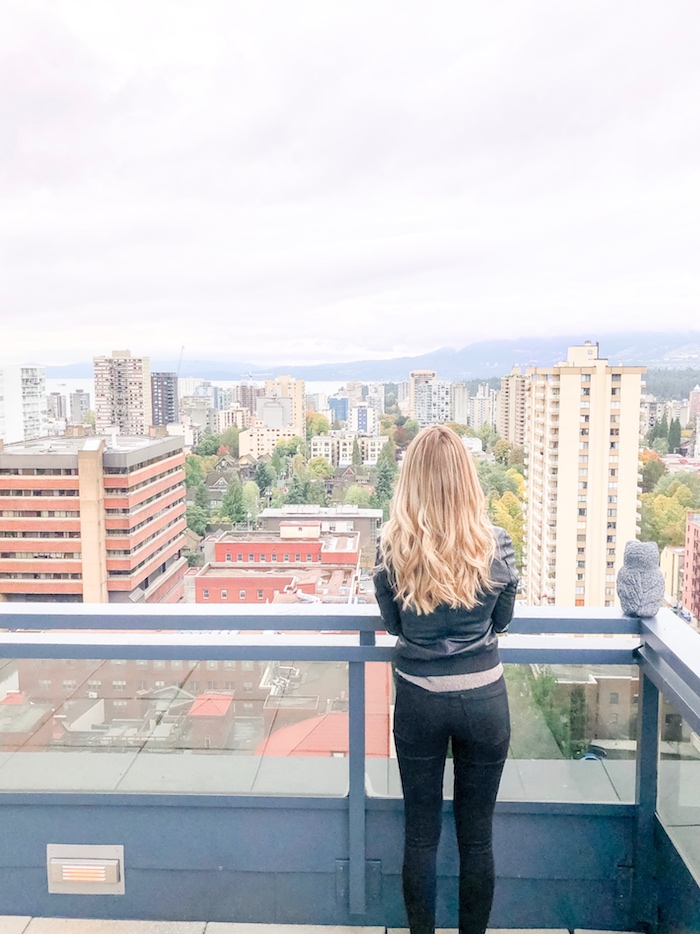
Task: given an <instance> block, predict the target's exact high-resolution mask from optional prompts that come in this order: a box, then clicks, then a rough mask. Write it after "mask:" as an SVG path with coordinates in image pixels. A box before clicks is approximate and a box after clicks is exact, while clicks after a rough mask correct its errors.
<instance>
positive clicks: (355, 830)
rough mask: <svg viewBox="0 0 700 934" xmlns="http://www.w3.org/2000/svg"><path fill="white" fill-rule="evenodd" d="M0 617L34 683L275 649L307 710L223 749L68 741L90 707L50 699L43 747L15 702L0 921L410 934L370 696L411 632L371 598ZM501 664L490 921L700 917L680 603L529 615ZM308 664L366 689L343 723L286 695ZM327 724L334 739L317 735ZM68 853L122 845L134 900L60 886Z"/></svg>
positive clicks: (9, 648)
mask: <svg viewBox="0 0 700 934" xmlns="http://www.w3.org/2000/svg"><path fill="white" fill-rule="evenodd" d="M0 627H3V628H4V630H5V631H3V632H1V633H0V656H1V657H3V658H5V659H8V660H35V662H34V668H35V669H36V670H35V671H34V674H35V675H37V677H38V676H39V675H40V673H41V669H42V667H46V665H48V666H50V665H51V664H53V662H52V661H51V660H63V659H68V660H69V663H68V664H67V665H66V667H65V676H64V683H66V684H68V685H72V684H74V683H76V684H77V683H78V681H79V680H80V679H79V678H77V677H76V676H75V675H74V674H70V672H73V671H75V666H77V665H78V664H79V660H91V659H99V660H100V662H99V664H100V665H107V664H109V666H110V668H109V671H110V672H112V673H113V674H112V677H114V678H115V680H114V681H113V682H112V683H113V684H116V685H121V684H123V683H126V682H125V681H124V680H123V679H120V676H119V674H118V672H119V670H123V669H124V667H125V666H127V665H129V664H130V660H131V663H133V664H134V665H143V666H146V665H147V664H152V665H153V666H154V668H155V666H156V665H159V666H162V667H164V666H165V664H166V663H169V664H170V665H171V666H172V665H173V663H175V664H179V663H180V662H182V660H184V659H189V660H190V661H189V662H187V663H185V664H186V665H187V666H189V670H190V671H192V670H198V666H201V669H202V672H203V673H206V671H207V669H208V665H211V666H212V667H213V665H214V663H217V664H219V663H220V664H222V665H226V664H227V663H233V662H236V663H240V664H241V666H243V665H250V664H251V663H253V664H256V663H257V664H259V663H262V662H266V663H270V661H271V660H272V662H273V664H267V665H266V666H265V672H264V676H263V678H262V681H264V684H265V690H266V691H267V690H269V694H268V698H267V700H266V701H265V706H266V709H267V710H271V711H272V714H270V716H272V717H273V722H277V721H275V720H274V717H277V716H279V711H280V710H284V708H285V707H286V706H293V707H294V709H295V711H296V712H295V719H294V722H293V723H292V724H291V726H289V727H288V728H287V729H288V732H287V734H286V736H287V738H288V740H289V742H288V743H287V748H286V751H282V750H281V746H280V742H279V740H280V737H281V734H282V733H283V730H282V729H281V730H277V731H275V730H274V729H272V730H269V731H268V733H267V734H266V737H265V739H264V741H263V742H261V743H260V744H258V746H256V747H255V748H254V749H250V748H248V749H246V748H245V743H244V742H243V743H242V745H240V746H238V747H237V748H218V749H216V748H213V747H212V746H211V745H207V744H206V742H203V743H202V744H201V746H200V747H197V748H196V747H195V745H194V744H192V743H190V744H189V745H185V747H184V748H183V747H181V746H177V745H176V746H169V747H168V746H163V745H158V735H157V734H158V731H157V729H156V728H155V727H153V729H152V730H151V732H150V733H149V734H148V736H141V737H140V738H137V740H136V748H135V749H134V748H130V749H128V750H127V749H121V750H119V749H116V748H115V747H114V746H112V745H109V744H107V745H95V746H92V747H90V748H89V749H79V750H77V751H76V749H75V748H73V747H71V746H69V745H68V746H66V745H61V743H60V741H58V740H57V738H56V729H57V727H58V725H60V723H61V722H62V721H61V717H64V720H63V722H64V723H65V722H66V721H65V716H66V715H65V714H63V713H62V711H63V710H64V709H65V710H72V711H77V713H78V714H80V710H81V709H82V708H80V707H79V706H77V707H76V706H75V703H79V702H78V701H75V699H74V701H75V703H74V701H71V703H74V706H73V707H67V706H66V705H63V706H59V707H58V708H57V709H56V710H54V711H53V712H52V715H51V717H50V718H49V722H50V723H51V724H52V729H53V731H54V732H53V733H52V732H51V731H50V730H49V733H48V734H47V738H46V739H45V742H44V745H43V746H41V748H40V747H39V745H37V744H36V743H34V744H33V742H32V739H31V738H30V739H27V740H26V741H25V742H24V743H22V744H20V745H15V746H14V747H13V746H12V743H11V742H10V739H9V731H8V727H7V724H8V723H9V722H10V721H11V720H12V718H11V717H10V716H9V715H8V716H7V717H5V719H4V720H3V716H2V715H0V745H2V746H3V747H4V751H0V809H1V813H2V826H3V828H4V832H3V835H2V838H1V840H2V842H1V843H0V892H2V893H3V894H2V896H0V914H2V913H5V914H26V915H64V916H65V915H71V916H74V917H78V916H81V915H83V916H90V917H142V918H149V917H150V918H159V919H162V918H170V919H173V920H178V919H181V920H194V919H197V918H203V917H206V918H208V919H210V920H222V921H225V920H228V921H259V922H265V921H267V922H270V921H275V922H296V923H320V924H349V923H354V924H367V925H370V924H371V925H376V924H384V925H387V926H402V925H403V924H404V921H405V919H404V916H403V907H402V901H401V896H400V861H401V846H402V840H401V808H402V803H401V799H400V786H399V781H398V772H397V768H396V761H395V759H394V757H393V753H392V749H391V741H390V736H389V730H390V718H391V696H390V694H386V693H385V695H384V696H383V698H379V699H378V697H377V695H376V694H373V693H372V684H374V683H376V675H377V672H378V671H381V670H383V669H378V668H377V666H376V664H375V663H386V662H388V661H389V659H390V657H391V645H392V643H393V641H394V640H393V638H392V637H389V636H387V635H386V634H384V633H382V632H381V631H378V630H380V627H381V620H380V618H379V616H378V615H377V612H376V609H375V608H373V607H359V606H353V607H345V606H343V607H336V606H323V605H311V606H304V607H298V606H290V607H286V606H285V607H279V608H277V607H269V606H266V607H247V606H243V607H240V608H235V609H234V608H232V607H230V606H225V607H224V606H213V607H206V608H204V607H197V606H185V605H177V606H146V607H139V608H138V609H137V608H135V607H124V606H120V605H109V606H104V607H102V606H97V605H68V604H65V605H59V604H51V605H41V604H32V605H9V604H5V605H3V606H2V608H1V609H0ZM282 627H284V631H281V630H282ZM501 654H502V658H503V661H504V662H505V663H506V666H507V671H508V680H509V694H510V697H511V709H512V712H513V720H514V734H513V737H514V740H513V757H512V758H511V759H509V761H508V763H507V767H506V771H505V773H504V781H503V784H502V787H501V794H500V796H499V802H498V805H497V811H496V826H495V845H496V864H497V872H498V873H499V877H498V883H497V894H496V901H495V904H494V912H493V916H492V924H493V925H494V926H496V927H534V926H538V927H568V928H572V929H573V928H597V929H603V928H605V929H608V930H614V929H618V930H649V931H652V930H654V931H655V930H658V931H659V932H661V934H667V932H668V934H671V932H681V931H690V930H700V920H699V919H700V898H699V893H698V880H700V791H699V789H700V741H698V735H700V636H699V635H698V634H696V633H694V632H693V631H691V630H690V629H689V628H687V627H686V626H685V624H683V623H682V622H681V621H680V620H679V619H678V618H677V617H675V616H674V615H673V614H671V613H670V612H669V611H663V612H662V613H661V614H659V616H658V617H657V618H655V619H652V620H641V621H640V620H631V619H628V618H625V617H622V616H621V615H620V614H619V612H617V611H614V610H602V609H596V610H566V609H561V608H554V607H552V608H546V609H542V608H519V610H518V614H517V618H516V619H515V620H514V621H513V624H512V627H511V634H509V635H508V636H506V637H504V638H503V639H502V640H501ZM41 660H48V662H46V663H44V662H42V661H41ZM71 660H72V661H71ZM112 663H115V664H114V665H113V664H112ZM85 664H86V665H87V664H88V663H87V662H85ZM96 664H97V663H96ZM314 664H316V665H319V664H323V665H325V666H326V668H325V669H324V671H325V672H326V673H325V674H323V675H322V676H318V669H317V668H315V669H314V668H312V666H313V665H314ZM18 666H19V662H17V661H7V662H6V663H5V665H4V667H3V668H2V669H0V680H2V683H3V685H4V687H5V690H6V700H5V703H6V704H9V706H7V707H6V710H9V708H10V707H16V709H17V717H15V719H17V720H21V719H22V716H24V715H25V714H26V715H29V714H31V715H32V716H37V715H38V713H39V712H38V711H37V709H36V708H38V707H39V706H40V705H39V704H38V703H37V702H34V703H32V701H31V699H29V700H27V698H23V696H22V694H23V692H22V691H21V687H22V685H21V683H18V681H17V677H16V673H17V672H18V671H20V670H21V669H20V668H19V667H18ZM303 666H308V678H307V682H306V684H307V686H308V684H310V683H311V681H312V680H313V678H316V679H317V681H316V683H318V682H319V681H320V680H323V679H324V678H325V679H326V681H327V682H328V681H329V678H330V681H332V682H333V685H334V686H333V687H332V688H331V694H332V693H333V691H334V690H335V686H336V685H337V684H338V683H342V684H344V685H345V686H346V689H347V690H346V691H345V690H340V691H339V692H338V693H337V697H336V700H337V702H338V704H337V706H336V707H335V708H334V707H333V703H331V698H330V695H329V698H328V701H329V703H328V704H327V705H326V707H325V711H326V712H327V716H326V720H325V721H324V715H323V714H322V715H321V716H320V717H318V716H314V717H313V718H310V719H307V720H304V719H303V718H302V719H299V717H301V716H302V715H301V714H300V713H299V711H300V710H301V709H302V708H303V703H302V701H304V699H305V698H306V700H307V701H308V695H309V693H310V692H309V691H307V692H306V693H304V692H302V693H299V690H296V691H294V690H291V688H290V692H289V693H287V687H285V686H289V685H291V684H292V682H294V680H295V679H296V681H297V682H299V680H300V677H301V676H300V672H301V673H302V674H303V672H302V668H303ZM368 666H371V667H369V668H368ZM519 666H520V667H519ZM159 670H160V669H159ZM30 671H31V669H30ZM328 672H330V673H331V675H332V677H330V676H329V675H328ZM295 673H296V674H295ZM338 679H340V680H338ZM102 680H104V679H102ZM182 683H183V684H184V685H187V684H188V683H190V682H188V680H187V678H186V677H185V676H184V675H183V681H182ZM261 683H262V682H261ZM84 684H85V687H86V692H85V693H84V694H82V695H81V698H83V699H84V700H86V701H87V700H88V699H90V698H89V696H87V695H90V694H94V693H97V694H98V695H99V692H100V688H99V687H97V685H99V684H100V681H99V680H96V676H95V675H93V676H92V677H91V680H85V682H84ZM382 684H387V685H389V684H390V681H389V680H387V679H385V680H384V681H382ZM275 685H278V687H279V689H278V690H277V692H276V693H275V692H274V691H273V690H272V687H273V686H275ZM612 687H615V690H612ZM71 689H72V688H71ZM93 689H95V690H93ZM115 690H118V689H115ZM244 692H245V687H243V690H242V691H241V693H240V700H241V702H242V703H243V704H245V703H246V701H245V696H246V695H245V693H244ZM625 692H626V693H625ZM193 693H195V692H193ZM199 693H200V694H202V696H203V697H204V698H205V700H206V697H207V695H212V696H220V695H216V692H212V691H206V690H205V691H204V692H199ZM232 694H233V695H235V697H236V700H237V701H238V700H239V692H238V691H233V692H232ZM317 694H318V690H317ZM156 696H158V695H157V692H156ZM192 696H193V694H190V698H192ZM7 698H9V701H8V700H7ZM210 699H211V698H210ZM270 699H272V702H269V701H270ZM93 700H94V698H93ZM24 701H27V709H26V710H24V709H20V708H21V705H22V703H23V702H24ZM80 702H82V701H80ZM151 702H154V703H155V701H152V699H151V701H149V703H151ZM222 706H226V704H225V703H223V702H222ZM31 708H35V709H31ZM623 708H624V710H625V711H626V716H627V717H628V720H629V723H628V724H627V727H626V732H625V731H623V732H622V733H620V731H619V727H620V723H619V716H620V714H621V713H622V711H623ZM169 709H170V710H171V712H172V710H173V708H172V707H171V708H169ZM0 711H2V705H0ZM328 711H330V712H328ZM562 711H563V713H562ZM316 713H318V709H315V710H314V714H316ZM177 716H178V715H177V714H175V713H172V717H171V719H172V720H173V722H174V721H176V720H177ZM328 716H330V717H331V720H330V721H328V719H327V717H328ZM166 719H167V717H166V716H161V718H160V720H158V725H160V726H161V727H162V726H163V725H164V724H165V721H166ZM115 722H117V719H116V718H114V717H113V718H112V724H114V723H115ZM311 722H313V724H314V725H315V727H317V728H318V730H319V732H320V733H323V734H324V736H325V740H324V742H325V745H324V743H323V742H322V743H321V746H320V747H318V746H317V747H313V744H307V745H306V746H304V744H303V742H302V740H301V739H300V737H301V736H302V734H303V732H304V730H305V729H306V727H305V726H302V724H306V725H308V724H309V723H311ZM83 726H84V728H85V730H86V731H87V732H86V734H85V735H88V734H89V732H90V725H89V723H86V724H83ZM331 726H332V729H331ZM564 727H565V728H564ZM295 730H296V732H295ZM324 731H325V732H324ZM385 734H386V735H385ZM377 735H379V736H380V739H381V740H382V742H381V743H379V744H377V742H376V740H377ZM621 735H622V736H623V738H619V737H620V736H621ZM205 739H206V737H205ZM385 739H386V743H385V742H384V740H385ZM275 743H276V745H275ZM295 743H296V744H297V745H296V746H295V745H294V744H295ZM149 744H150V746H149ZM302 747H304V748H303V750H302ZM273 748H274V752H273V754H270V750H273ZM294 750H297V753H298V754H297V755H290V754H289V753H290V752H292V753H293V752H294ZM310 751H311V752H312V753H313V752H314V751H315V753H316V754H315V755H313V754H312V755H309V752H310ZM449 771H450V770H449V768H448V772H449ZM448 793H449V792H448ZM445 824H446V826H445V830H444V832H443V842H442V844H441V851H440V855H439V870H438V871H439V876H440V885H441V892H442V891H444V892H445V896H444V898H443V900H442V901H441V905H440V909H439V916H440V917H439V924H440V926H455V923H456V881H455V872H456V865H457V857H456V848H455V844H454V833H453V826H452V825H451V812H450V809H449V807H448V805H447V804H446V809H445ZM57 843H84V844H91V843H94V844H122V845H124V847H125V866H126V893H125V895H124V896H122V897H121V898H112V899H106V898H105V897H104V896H98V895H86V896H80V895H73V896H69V895H60V896H56V895H49V894H48V891H47V883H46V869H45V861H44V860H45V852H46V846H47V845H48V844H57ZM447 893H451V894H447Z"/></svg>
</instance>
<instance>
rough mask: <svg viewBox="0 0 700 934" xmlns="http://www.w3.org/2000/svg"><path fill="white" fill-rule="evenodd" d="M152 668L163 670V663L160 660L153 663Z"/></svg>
mask: <svg viewBox="0 0 700 934" xmlns="http://www.w3.org/2000/svg"><path fill="white" fill-rule="evenodd" d="M153 667H154V668H165V662H164V661H162V660H160V661H157V662H153Z"/></svg>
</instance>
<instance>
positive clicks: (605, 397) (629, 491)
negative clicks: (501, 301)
mask: <svg viewBox="0 0 700 934" xmlns="http://www.w3.org/2000/svg"><path fill="white" fill-rule="evenodd" d="M644 372H645V368H644V367H631V366H630V367H627V366H610V365H609V364H608V361H607V360H605V359H602V358H600V357H599V355H598V345H597V344H593V343H590V342H587V343H586V344H585V345H583V346H577V347H570V348H569V352H568V357H567V360H566V362H565V363H560V364H558V365H556V366H554V367H550V368H537V369H528V371H527V375H528V377H529V379H530V381H531V383H530V390H529V393H528V405H527V431H526V446H525V452H526V480H527V517H526V541H525V561H526V568H525V574H524V578H525V586H526V591H527V601H528V603H530V604H534V605H542V604H548V603H549V604H555V605H558V606H574V605H575V606H613V605H614V603H615V599H616V597H615V578H616V575H617V572H618V570H619V568H620V566H621V565H622V561H623V556H624V548H625V543H626V542H628V541H630V540H632V539H635V538H636V537H637V532H638V522H639V512H638V510H639V473H638V471H639V463H638V460H639V405H640V398H641V390H642V375H643V373H644Z"/></svg>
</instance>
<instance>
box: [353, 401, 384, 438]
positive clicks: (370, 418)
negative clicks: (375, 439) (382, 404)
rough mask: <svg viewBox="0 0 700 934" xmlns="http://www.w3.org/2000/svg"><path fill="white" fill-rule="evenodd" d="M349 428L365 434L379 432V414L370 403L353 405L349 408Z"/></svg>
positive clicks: (376, 433)
mask: <svg viewBox="0 0 700 934" xmlns="http://www.w3.org/2000/svg"><path fill="white" fill-rule="evenodd" d="M348 421H349V423H350V424H349V426H348V427H349V428H350V430H351V431H356V432H359V433H360V434H365V435H378V434H379V415H378V413H377V410H376V409H375V408H373V407H372V406H370V405H354V406H353V407H352V408H351V409H350V418H349V419H348Z"/></svg>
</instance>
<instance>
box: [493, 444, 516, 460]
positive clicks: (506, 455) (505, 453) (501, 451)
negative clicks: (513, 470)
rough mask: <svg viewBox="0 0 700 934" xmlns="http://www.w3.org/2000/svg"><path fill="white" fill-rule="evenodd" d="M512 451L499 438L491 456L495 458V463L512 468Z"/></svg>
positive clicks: (508, 445)
mask: <svg viewBox="0 0 700 934" xmlns="http://www.w3.org/2000/svg"><path fill="white" fill-rule="evenodd" d="M512 451H513V448H512V447H511V445H510V444H509V443H508V442H507V441H505V440H504V439H503V438H499V439H498V441H496V443H495V444H494V446H493V456H494V457H495V458H496V463H498V464H503V466H504V467H510V466H512V465H511V463H510V455H511V453H512Z"/></svg>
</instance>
